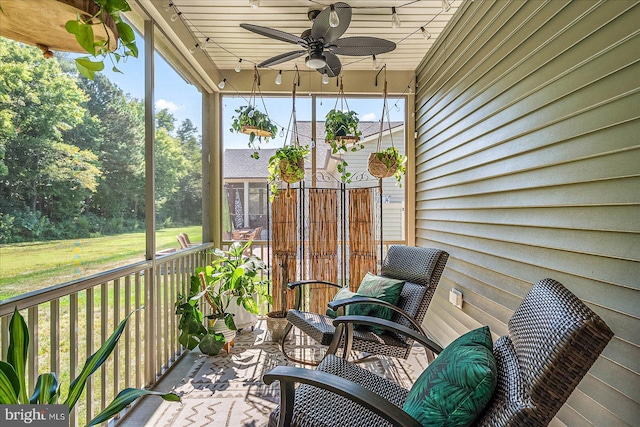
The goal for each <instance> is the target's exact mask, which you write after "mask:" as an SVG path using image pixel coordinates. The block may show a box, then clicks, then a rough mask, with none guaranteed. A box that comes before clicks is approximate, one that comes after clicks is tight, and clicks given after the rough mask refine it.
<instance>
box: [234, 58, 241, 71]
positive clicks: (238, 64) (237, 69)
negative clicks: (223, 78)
mask: <svg viewBox="0 0 640 427" xmlns="http://www.w3.org/2000/svg"><path fill="white" fill-rule="evenodd" d="M235 70H236V73H239V72H240V70H242V58H239V59H238V63H237V64H236V68H235Z"/></svg>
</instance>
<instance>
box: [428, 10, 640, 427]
mask: <svg viewBox="0 0 640 427" xmlns="http://www.w3.org/2000/svg"><path fill="white" fill-rule="evenodd" d="M417 87H418V90H417V92H416V104H415V108H416V114H415V117H416V132H417V141H416V165H415V168H416V244H417V245H418V246H434V247H438V248H442V249H444V250H447V251H448V252H449V253H450V254H451V257H450V258H449V262H448V264H447V269H446V270H445V274H444V275H443V278H442V280H441V286H440V288H439V290H438V291H437V294H436V298H434V302H433V303H432V306H431V308H430V309H429V312H428V314H427V319H426V321H425V325H426V326H427V327H428V329H429V330H430V331H431V332H432V333H433V335H434V337H435V338H436V339H438V340H439V341H440V342H441V343H443V344H447V343H449V342H450V341H451V340H453V339H454V338H455V337H457V336H459V335H460V334H462V333H464V332H466V331H467V330H469V329H471V328H474V327H476V326H478V325H481V324H487V325H489V326H490V327H491V329H492V331H493V332H494V333H495V334H496V335H495V336H498V335H502V334H505V333H506V332H507V328H506V322H507V321H508V319H509V317H510V316H511V314H512V313H513V310H514V309H515V308H516V307H517V305H518V304H519V303H520V301H521V300H522V297H523V296H524V295H525V293H526V292H527V291H528V290H529V288H530V287H531V284H532V283H533V282H535V281H537V280H539V279H542V278H545V277H552V278H554V279H556V280H559V281H560V282H562V283H564V284H565V285H566V286H567V287H568V288H569V289H570V290H571V291H573V292H574V293H575V294H577V295H578V296H579V297H580V298H582V299H583V300H584V301H585V302H586V303H587V304H588V305H589V306H590V307H591V308H592V309H593V310H594V311H596V312H597V313H598V314H599V315H600V316H601V317H602V318H603V319H604V320H605V321H606V322H607V323H608V324H609V326H610V327H611V329H613V331H614V332H615V334H616V336H615V338H614V339H613V340H612V342H611V343H610V344H609V345H608V346H607V348H606V349H605V350H604V352H603V355H602V356H601V357H600V358H599V359H598V361H597V362H596V364H595V365H594V366H593V368H592V369H591V370H590V372H589V374H588V375H587V376H586V377H585V378H584V380H583V381H582V382H581V383H580V385H579V386H578V388H577V390H576V391H575V392H574V393H573V394H572V396H571V398H570V399H569V401H568V402H567V404H566V405H565V406H564V407H563V408H562V409H561V410H560V412H559V413H558V415H557V417H556V419H555V420H554V422H553V423H552V424H553V425H563V424H564V425H569V426H576V425H577V426H582V425H590V424H593V425H598V426H607V427H612V426H620V425H638V423H640V403H639V401H640V378H639V375H638V374H639V372H640V351H639V349H638V346H639V345H640V322H639V318H640V292H638V291H639V288H640V88H639V87H640V4H639V3H638V2H637V1H625V0H616V1H588V0H580V1H563V0H553V1H535V0H534V1H531V0H530V1H526V2H525V1H489V0H485V1H479V0H476V1H475V2H466V3H465V4H464V5H463V6H462V7H460V10H459V11H458V13H457V15H456V16H455V17H454V19H453V20H452V22H451V23H450V25H449V27H448V28H447V29H446V30H445V32H444V33H443V35H442V36H441V37H440V39H439V40H438V43H437V44H436V45H435V46H434V47H433V49H432V50H431V51H430V52H429V53H428V54H427V56H426V57H425V59H424V61H423V62H422V64H421V65H420V66H419V68H418V69H417ZM454 287H455V288H457V289H459V290H461V291H462V292H463V294H464V306H463V309H462V310H459V309H457V308H455V307H454V306H452V305H450V304H449V303H448V302H447V295H448V292H449V290H450V289H451V288H454Z"/></svg>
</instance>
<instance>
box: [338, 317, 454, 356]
mask: <svg viewBox="0 0 640 427" xmlns="http://www.w3.org/2000/svg"><path fill="white" fill-rule="evenodd" d="M342 324H344V325H345V326H346V327H347V328H349V329H351V331H353V325H366V326H380V327H382V328H384V329H387V330H390V331H393V332H395V333H398V334H402V335H406V336H408V337H411V338H413V339H414V340H415V341H418V342H419V343H420V344H422V345H424V346H425V347H427V348H428V349H429V350H431V351H433V352H434V353H436V354H440V353H441V352H442V347H441V346H440V345H439V344H438V343H436V342H434V341H432V340H431V339H430V338H428V337H427V336H426V334H423V333H419V332H416V331H414V330H413V329H409V328H407V327H406V326H402V325H400V324H398V323H395V322H390V321H388V320H384V319H380V318H379V317H373V316H340V317H337V318H335V319H334V321H333V325H334V326H335V327H336V328H337V327H338V325H342ZM345 332H346V339H349V338H350V337H351V338H352V336H353V334H352V333H351V334H350V333H349V331H345Z"/></svg>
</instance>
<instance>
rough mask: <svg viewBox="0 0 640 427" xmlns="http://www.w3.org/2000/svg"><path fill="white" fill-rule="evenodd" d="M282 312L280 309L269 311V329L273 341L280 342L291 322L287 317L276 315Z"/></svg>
mask: <svg viewBox="0 0 640 427" xmlns="http://www.w3.org/2000/svg"><path fill="white" fill-rule="evenodd" d="M281 313H282V312H280V311H272V312H270V313H267V331H268V332H269V336H270V337H271V341H273V342H280V341H281V340H282V337H283V335H284V331H285V329H286V327H287V325H288V324H289V321H288V320H287V318H286V317H274V316H280V315H281Z"/></svg>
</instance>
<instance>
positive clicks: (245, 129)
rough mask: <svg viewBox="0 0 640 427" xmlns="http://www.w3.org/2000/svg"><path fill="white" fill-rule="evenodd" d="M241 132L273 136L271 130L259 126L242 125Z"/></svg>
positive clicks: (267, 136)
mask: <svg viewBox="0 0 640 427" xmlns="http://www.w3.org/2000/svg"><path fill="white" fill-rule="evenodd" d="M240 132H242V133H244V134H246V135H251V134H252V133H253V134H255V136H263V137H266V138H271V137H272V136H273V134H272V133H271V132H269V131H268V130H266V129H260V128H259V127H258V126H242V128H240Z"/></svg>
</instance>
